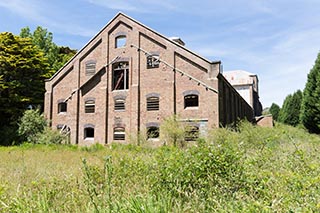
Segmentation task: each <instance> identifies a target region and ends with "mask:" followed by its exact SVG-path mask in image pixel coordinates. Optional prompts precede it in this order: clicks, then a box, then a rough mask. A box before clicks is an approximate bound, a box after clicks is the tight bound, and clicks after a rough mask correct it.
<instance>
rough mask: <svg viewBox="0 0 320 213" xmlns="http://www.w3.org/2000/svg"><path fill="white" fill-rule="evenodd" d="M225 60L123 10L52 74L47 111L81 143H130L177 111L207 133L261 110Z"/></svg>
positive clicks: (151, 133)
mask: <svg viewBox="0 0 320 213" xmlns="http://www.w3.org/2000/svg"><path fill="white" fill-rule="evenodd" d="M221 67H222V66H221V62H220V61H213V62H211V61H209V60H207V59H205V58H203V57H201V56H199V55H197V54H196V53H194V52H192V51H190V50H189V49H187V48H186V47H185V46H184V42H183V41H182V40H181V39H179V38H176V37H174V38H167V37H165V36H163V35H161V34H159V33H157V32H155V31H154V30H152V29H150V28H148V27H146V26H144V25H143V24H141V23H139V22H137V21H136V20H134V19H132V18H130V17H128V16H127V15H125V14H122V13H119V14H117V15H116V16H115V17H114V18H113V19H112V20H111V21H110V22H109V23H108V24H107V25H106V26H105V27H104V28H103V29H102V30H101V31H100V32H99V33H98V34H97V35H95V36H94V37H93V38H92V39H91V40H90V41H89V42H88V43H87V44H86V45H85V46H84V47H83V48H82V49H81V50H79V51H78V53H77V54H76V55H75V56H74V57H73V58H72V59H71V60H70V61H69V62H68V63H66V64H65V65H64V66H63V67H62V68H61V69H60V70H59V71H57V72H56V73H55V75H54V76H52V78H51V79H49V80H47V81H46V93H45V115H46V117H47V118H48V119H49V120H50V121H51V125H52V128H56V129H60V131H62V132H67V133H69V135H70V142H71V143H74V144H83V145H86V144H92V143H102V144H107V143H111V142H120V143H125V142H128V138H129V134H138V133H140V132H144V133H146V137H151V138H157V137H159V134H160V135H161V132H160V133H159V127H160V125H161V124H162V122H163V121H164V119H166V118H168V117H171V116H173V115H178V116H179V122H182V123H183V124H184V125H186V126H188V127H190V128H188V129H189V131H192V132H193V133H195V134H194V135H196V136H197V135H200V136H204V135H205V134H206V132H207V130H208V129H210V128H216V127H219V126H220V125H222V126H224V125H227V124H230V123H232V122H234V121H236V120H237V119H238V118H247V119H248V120H252V119H253V117H254V112H253V109H252V107H251V106H250V105H249V104H248V103H247V102H246V101H245V100H244V98H242V97H241V95H240V94H239V93H238V92H237V91H236V89H235V88H234V87H233V86H232V85H231V84H230V83H229V82H228V81H227V80H226V78H225V77H224V76H223V74H222V70H221ZM189 139H190V140H194V139H195V138H189Z"/></svg>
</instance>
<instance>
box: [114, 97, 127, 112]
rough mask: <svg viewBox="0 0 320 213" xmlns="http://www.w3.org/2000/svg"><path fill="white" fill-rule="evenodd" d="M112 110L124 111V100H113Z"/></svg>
mask: <svg viewBox="0 0 320 213" xmlns="http://www.w3.org/2000/svg"><path fill="white" fill-rule="evenodd" d="M114 110H115V111H122V110H125V100H124V98H119V99H115V100H114Z"/></svg>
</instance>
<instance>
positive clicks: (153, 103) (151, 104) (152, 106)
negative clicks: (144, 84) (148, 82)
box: [147, 97, 159, 111]
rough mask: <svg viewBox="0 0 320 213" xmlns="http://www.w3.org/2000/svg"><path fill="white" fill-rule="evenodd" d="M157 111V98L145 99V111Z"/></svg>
mask: <svg viewBox="0 0 320 213" xmlns="http://www.w3.org/2000/svg"><path fill="white" fill-rule="evenodd" d="M156 110H159V97H149V98H147V111H156Z"/></svg>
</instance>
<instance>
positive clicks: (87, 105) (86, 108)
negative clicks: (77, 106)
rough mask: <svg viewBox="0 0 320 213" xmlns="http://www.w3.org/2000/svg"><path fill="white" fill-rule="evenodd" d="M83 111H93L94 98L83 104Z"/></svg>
mask: <svg viewBox="0 0 320 213" xmlns="http://www.w3.org/2000/svg"><path fill="white" fill-rule="evenodd" d="M84 111H85V113H94V111H95V101H94V100H88V101H86V102H85V104H84Z"/></svg>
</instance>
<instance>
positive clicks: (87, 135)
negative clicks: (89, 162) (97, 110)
mask: <svg viewBox="0 0 320 213" xmlns="http://www.w3.org/2000/svg"><path fill="white" fill-rule="evenodd" d="M93 138H94V127H93V126H92V125H90V126H87V127H85V128H84V139H93Z"/></svg>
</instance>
